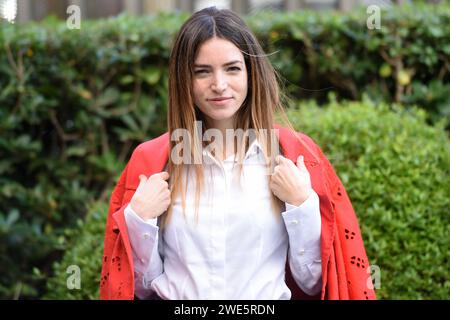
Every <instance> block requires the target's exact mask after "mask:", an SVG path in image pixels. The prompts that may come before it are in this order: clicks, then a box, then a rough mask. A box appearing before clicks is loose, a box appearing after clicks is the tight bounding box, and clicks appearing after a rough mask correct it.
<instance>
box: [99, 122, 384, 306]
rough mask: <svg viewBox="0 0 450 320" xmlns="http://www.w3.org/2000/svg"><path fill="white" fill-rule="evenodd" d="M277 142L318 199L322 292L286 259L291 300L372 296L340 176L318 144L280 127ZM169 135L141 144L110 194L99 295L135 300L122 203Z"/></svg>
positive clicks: (161, 155)
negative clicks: (300, 281)
mask: <svg viewBox="0 0 450 320" xmlns="http://www.w3.org/2000/svg"><path fill="white" fill-rule="evenodd" d="M277 128H278V129H279V141H280V145H281V148H282V152H283V154H284V156H285V157H286V158H289V159H291V160H292V161H294V163H295V162H296V160H297V157H298V156H299V155H303V156H304V162H305V165H306V168H307V169H308V171H309V173H310V177H311V183H312V187H313V189H314V190H315V191H316V193H317V194H318V195H319V198H320V213H321V218H322V233H321V247H322V291H321V294H320V296H319V295H318V296H316V297H309V296H307V295H306V294H304V293H303V292H302V290H301V289H300V288H299V287H298V286H297V285H296V283H295V281H294V280H293V278H292V275H291V273H290V270H289V265H288V263H286V281H287V284H288V286H289V288H290V289H291V291H292V299H311V298H315V299H318V298H321V299H375V298H376V297H375V292H374V290H372V289H369V287H368V286H369V285H370V284H371V278H370V272H369V270H368V268H369V261H368V259H367V256H366V251H365V249H364V244H363V240H362V237H361V233H360V229H359V226H358V221H357V218H356V215H355V212H354V210H353V207H352V204H351V202H350V199H349V197H348V196H347V193H346V191H345V189H344V186H343V185H342V183H341V181H340V179H339V178H338V176H337V175H336V173H335V171H334V170H333V168H332V166H331V164H330V162H329V161H328V160H327V158H326V157H325V155H324V154H323V153H322V151H321V149H320V148H319V147H318V146H317V145H316V144H315V143H314V142H313V140H312V139H311V138H310V137H308V136H307V135H305V134H302V133H298V135H299V137H300V138H301V139H300V140H301V141H298V140H297V139H295V137H294V135H293V134H292V133H291V131H289V130H288V129H285V128H281V127H278V126H277ZM168 155H169V134H168V133H165V134H163V135H161V136H160V137H158V138H155V139H153V140H150V141H147V142H144V143H142V144H140V145H139V146H138V147H137V148H136V149H135V150H134V152H133V154H132V156H131V159H130V161H129V162H128V164H127V165H126V167H125V169H124V170H123V172H122V174H121V176H120V179H119V181H118V183H117V185H116V187H115V189H114V191H113V193H112V195H111V201H110V206H109V211H108V218H107V222H106V231H105V245H104V255H103V260H102V273H101V280H100V298H101V299H133V298H134V272H133V270H134V268H133V256H132V250H131V245H130V241H129V238H128V233H127V226H126V223H125V217H124V208H125V207H126V205H127V204H128V203H129V202H130V200H131V197H132V196H133V194H134V192H135V190H136V188H137V186H138V184H139V178H138V177H139V175H140V174H145V175H147V176H149V175H152V174H154V173H157V172H160V171H162V170H163V168H164V166H165V165H166V163H167V161H168Z"/></svg>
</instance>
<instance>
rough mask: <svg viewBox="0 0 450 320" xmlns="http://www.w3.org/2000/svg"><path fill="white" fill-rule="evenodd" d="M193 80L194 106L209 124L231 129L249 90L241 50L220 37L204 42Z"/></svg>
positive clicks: (195, 62)
mask: <svg viewBox="0 0 450 320" xmlns="http://www.w3.org/2000/svg"><path fill="white" fill-rule="evenodd" d="M193 81H194V82H193V91H194V104H195V105H196V106H197V107H198V108H199V109H200V111H201V112H202V113H203V114H204V115H205V118H206V121H208V123H209V125H210V126H212V127H215V128H219V129H226V128H232V127H233V120H234V116H235V114H236V111H237V110H238V109H239V108H240V107H241V105H242V103H243V102H244V100H245V97H246V96H247V88H248V87H247V68H246V66H245V61H244V56H243V55H242V53H241V51H240V50H239V49H238V47H236V46H235V45H234V44H233V43H231V42H230V41H228V40H224V39H220V38H211V39H209V40H208V41H206V42H204V43H203V44H202V45H201V46H200V49H199V52H198V55H197V57H196V59H195V61H194V80H193Z"/></svg>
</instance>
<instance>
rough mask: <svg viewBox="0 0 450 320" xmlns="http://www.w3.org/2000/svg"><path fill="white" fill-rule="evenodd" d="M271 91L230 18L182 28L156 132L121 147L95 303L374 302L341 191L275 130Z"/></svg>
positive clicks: (217, 15)
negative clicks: (163, 124)
mask: <svg viewBox="0 0 450 320" xmlns="http://www.w3.org/2000/svg"><path fill="white" fill-rule="evenodd" d="M280 94H281V93H280V92H279V88H278V84H277V78H276V73H275V71H274V69H273V67H272V66H271V64H270V62H269V61H268V59H267V57H266V56H265V54H264V52H263V50H262V48H261V46H260V44H259V43H258V41H257V40H256V38H255V36H254V35H253V34H252V33H251V31H250V30H249V28H248V27H247V26H246V25H245V23H244V22H243V20H242V19H241V18H239V17H238V16H237V15H236V14H234V13H233V12H232V11H229V10H217V9H216V8H214V7H212V8H207V9H203V10H201V11H198V12H196V13H194V14H193V15H192V16H191V17H190V18H189V19H188V20H187V21H186V22H185V23H184V25H183V26H182V27H181V30H180V31H179V34H178V36H177V37H176V39H175V42H174V46H173V49H172V52H171V57H170V77H169V106H168V129H169V132H168V133H166V134H164V135H162V136H160V137H158V138H156V139H153V140H151V141H147V142H144V143H142V144H141V145H139V146H138V147H137V148H136V149H135V151H134V152H133V154H132V156H131V159H130V161H129V162H128V164H127V166H126V168H125V170H124V172H123V173H122V175H121V177H120V179H119V182H118V184H117V186H116V188H115V190H114V192H113V194H112V197H111V203H110V209H109V215H108V221H107V224H106V236H105V248H104V257H103V266H102V278H101V283H100V296H101V298H102V299H133V298H139V299H152V298H153V299H291V298H307V297H314V298H322V299H325V298H328V299H349V298H350V299H373V298H375V294H374V291H373V290H372V289H371V279H370V273H369V272H368V271H369V270H368V268H369V265H368V260H367V257H366V253H365V249H364V246H363V241H362V238H361V234H360V230H359V226H358V222H357V219H356V217H355V213H354V211H353V208H352V205H351V203H350V200H349V198H348V196H347V194H346V192H345V189H344V187H343V186H342V184H341V182H340V180H339V178H338V177H337V175H336V174H335V172H334V170H333V168H332V166H331V164H330V163H329V161H328V160H327V159H326V157H325V156H324V155H323V153H322V152H321V150H320V148H319V147H318V146H317V145H316V144H315V143H314V142H313V141H312V140H311V138H309V137H308V136H306V135H304V134H301V133H295V132H294V131H293V130H292V128H291V126H290V125H289V123H288V121H287V119H285V120H286V121H285V122H286V125H287V126H288V128H284V127H281V126H279V125H277V124H275V122H274V115H275V114H276V113H279V114H280V115H282V116H283V115H284V113H283V108H282V105H281V102H280ZM289 128H290V129H289Z"/></svg>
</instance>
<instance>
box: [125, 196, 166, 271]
mask: <svg viewBox="0 0 450 320" xmlns="http://www.w3.org/2000/svg"><path fill="white" fill-rule="evenodd" d="M124 213H125V221H126V224H127V229H128V238H129V239H130V244H131V248H132V250H133V260H134V266H135V270H137V271H145V270H147V269H148V265H149V261H150V258H151V256H152V251H153V250H157V245H158V231H159V227H158V226H157V225H156V222H157V218H155V219H150V220H147V221H144V220H143V219H142V218H141V217H139V216H138V215H137V214H136V213H135V212H134V211H133V209H131V206H130V205H129V204H128V205H127V207H126V208H125V211H124ZM151 220H154V221H151Z"/></svg>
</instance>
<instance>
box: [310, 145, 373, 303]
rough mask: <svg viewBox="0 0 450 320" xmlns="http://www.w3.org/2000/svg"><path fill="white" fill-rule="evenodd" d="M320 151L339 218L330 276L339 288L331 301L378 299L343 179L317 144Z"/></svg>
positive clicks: (337, 217) (333, 291)
mask: <svg viewBox="0 0 450 320" xmlns="http://www.w3.org/2000/svg"><path fill="white" fill-rule="evenodd" d="M316 147H317V151H318V154H319V156H320V158H321V161H322V163H323V165H324V168H325V172H326V179H327V188H328V190H329V194H330V198H331V199H330V200H331V203H332V206H333V208H334V211H335V216H336V224H335V237H334V240H333V252H334V257H333V259H331V260H332V261H330V264H329V270H328V274H329V276H330V277H331V276H332V275H333V274H334V279H333V281H332V282H334V283H336V281H337V286H335V288H334V289H333V290H331V291H332V292H328V294H329V295H330V294H331V296H330V297H329V298H335V297H337V298H338V299H357V300H372V299H376V295H375V291H374V288H373V285H372V278H371V268H370V265H369V260H368V258H367V255H366V250H365V248H364V242H363V238H362V235H361V231H360V228H359V224H358V218H357V216H356V214H355V211H354V209H353V206H352V203H351V201H350V198H349V196H348V194H347V191H346V190H345V188H344V185H343V184H342V181H341V179H340V178H339V176H338V175H337V174H336V171H335V170H334V168H333V166H332V165H331V163H330V161H329V160H328V159H327V157H326V156H325V155H324V153H323V152H322V150H321V149H320V147H319V146H317V144H316ZM330 280H331V279H330ZM330 284H331V283H330Z"/></svg>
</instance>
